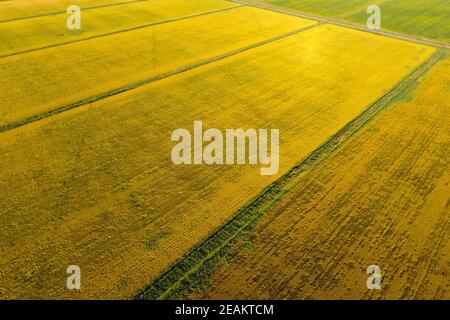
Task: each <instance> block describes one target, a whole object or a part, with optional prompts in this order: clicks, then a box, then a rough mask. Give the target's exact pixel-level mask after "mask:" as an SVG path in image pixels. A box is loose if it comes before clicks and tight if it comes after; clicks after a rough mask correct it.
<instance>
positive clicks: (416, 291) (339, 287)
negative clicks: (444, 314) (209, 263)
mask: <svg viewBox="0 0 450 320" xmlns="http://www.w3.org/2000/svg"><path fill="white" fill-rule="evenodd" d="M449 83H450V60H448V59H447V60H444V61H441V62H440V63H438V64H437V65H436V66H435V67H433V68H432V69H431V70H430V71H429V72H428V73H427V74H426V75H425V76H424V77H423V78H421V80H420V81H419V83H417V84H416V85H415V86H413V89H411V90H410V92H405V93H404V95H403V96H402V97H401V98H400V99H397V100H396V101H394V102H393V103H392V105H390V106H388V109H387V110H385V111H384V112H382V113H381V114H380V115H379V116H378V117H377V118H376V119H374V120H373V121H372V123H370V124H368V125H367V126H366V127H365V128H364V129H362V130H361V131H360V132H359V133H358V134H356V135H355V136H354V137H352V138H351V139H350V140H349V141H348V142H346V143H345V144H344V145H343V146H342V148H341V149H340V150H339V151H337V152H336V153H335V154H333V155H332V156H331V157H330V158H329V159H327V160H326V161H324V162H323V163H322V164H321V165H319V166H318V167H317V168H315V170H314V171H313V172H311V173H310V174H308V176H307V177H306V178H304V179H300V180H298V181H296V185H295V187H293V188H292V189H291V190H290V191H289V192H288V193H287V194H286V195H285V196H284V198H283V199H282V200H281V201H279V202H278V203H277V204H276V205H275V206H274V207H273V208H271V209H270V211H269V212H268V213H267V214H266V215H265V217H264V218H263V219H262V221H260V223H259V224H258V226H257V227H256V229H255V231H254V232H251V233H249V234H247V235H245V237H243V241H242V243H241V245H240V246H237V247H236V249H235V252H234V254H233V255H230V258H229V259H228V260H227V262H224V263H223V264H222V265H221V266H220V267H219V268H218V270H217V272H216V274H215V275H214V276H213V277H212V280H211V281H210V283H209V285H208V286H207V287H206V289H205V290H204V292H203V293H202V295H201V298H208V299H209V298H219V299H220V298H222V299H223V298H227V299H237V298H240V299H248V298H252V299H255V298H257V299H267V298H271V299H274V298H276V299H303V298H310V299H379V298H384V299H447V300H448V299H449V298H450V283H449V281H448V275H449V265H450V238H449V237H450V232H449V231H450V224H449V222H450V221H449V217H450V215H449V214H450V202H449V194H450V185H449V180H450V176H449V172H450V171H449V166H450V123H449V121H448V112H449V111H450V109H449V107H450V105H449V104H448V102H449V101H450V90H449ZM373 264H376V265H379V266H380V267H381V268H382V270H383V274H384V278H383V288H382V290H375V291H373V290H372V291H371V290H367V288H365V287H364V286H361V285H360V284H361V283H364V282H365V280H366V278H367V274H366V273H365V269H366V268H367V266H369V265H373Z"/></svg>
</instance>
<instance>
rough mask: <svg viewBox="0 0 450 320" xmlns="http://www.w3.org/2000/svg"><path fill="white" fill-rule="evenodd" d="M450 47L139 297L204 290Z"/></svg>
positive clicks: (164, 296) (180, 295)
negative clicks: (220, 267) (301, 187)
mask: <svg viewBox="0 0 450 320" xmlns="http://www.w3.org/2000/svg"><path fill="white" fill-rule="evenodd" d="M447 53H448V50H446V49H438V50H437V51H436V52H435V53H434V54H433V55H432V56H431V57H429V58H428V59H427V60H426V61H425V62H423V63H422V64H421V65H419V66H418V67H417V68H416V69H414V71H413V72H411V73H410V74H409V75H407V76H406V77H404V78H403V79H402V80H400V81H399V82H398V83H397V84H396V85H395V86H394V87H393V88H392V89H391V90H389V91H388V92H386V93H385V94H384V95H383V96H381V97H380V98H379V99H378V100H377V101H375V102H374V103H373V104H371V105H370V106H369V107H368V108H367V109H366V110H365V111H363V112H362V113H361V114H360V115H359V116H358V117H356V118H355V119H354V120H352V121H351V122H349V123H348V124H347V125H346V126H345V127H343V128H342V129H341V130H340V131H338V132H337V133H336V134H335V135H333V136H332V137H330V138H329V139H328V140H327V141H326V142H325V143H324V144H322V145H321V146H320V147H319V148H317V149H316V150H315V151H313V152H312V153H311V154H310V155H309V156H308V157H307V158H305V159H304V160H302V161H301V162H300V163H298V164H297V165H296V166H294V167H293V168H292V169H291V170H290V171H289V172H288V173H286V174H285V175H284V176H282V177H281V178H280V179H278V180H277V181H275V182H273V183H272V184H270V185H269V186H268V187H266V188H265V189H264V190H263V191H262V192H261V193H260V194H259V195H258V196H257V197H256V198H254V199H253V200H252V201H251V202H249V203H248V204H247V205H246V206H245V207H243V208H241V209H240V210H239V211H238V212H237V213H236V214H235V215H234V216H233V217H232V218H231V219H230V220H228V221H227V222H226V223H225V224H224V225H222V227H220V228H219V229H217V230H216V231H214V232H213V233H211V234H210V235H209V236H208V237H207V238H206V239H205V240H204V241H203V242H201V243H199V244H198V245H196V246H195V247H193V248H192V249H191V251H189V252H188V253H187V254H186V255H185V256H184V257H182V258H181V259H179V260H178V261H177V262H176V263H175V264H173V265H172V266H171V267H169V268H168V269H167V270H166V271H165V272H164V273H162V275H161V276H160V277H159V278H157V279H156V280H155V281H154V282H153V283H151V284H150V285H149V286H147V287H146V288H145V289H143V291H142V292H140V293H139V294H138V295H137V296H136V297H135V299H139V300H146V299H149V300H156V299H180V298H184V297H186V296H187V295H188V294H189V293H192V292H196V291H199V290H201V288H202V287H203V285H204V284H205V283H206V281H207V280H208V279H209V277H210V276H211V275H212V273H213V271H214V268H215V266H216V265H217V264H218V262H219V261H220V260H221V259H222V258H223V257H224V256H225V255H226V253H227V251H228V249H229V248H230V246H231V245H232V244H233V243H235V242H236V240H237V239H238V238H239V236H240V235H241V234H242V233H243V232H244V231H251V230H252V229H253V227H254V226H255V225H256V223H257V222H258V220H259V219H260V218H261V217H262V216H263V215H264V213H265V212H267V210H268V209H270V208H271V207H272V206H273V205H274V204H275V203H276V202H277V201H278V200H279V199H281V198H282V197H283V195H285V194H286V193H287V192H289V190H291V189H292V188H293V187H294V186H295V185H296V184H298V183H299V182H300V180H301V179H302V178H303V177H305V176H306V175H307V174H308V173H309V172H311V171H312V170H313V169H314V168H315V167H316V166H317V165H318V164H319V163H320V162H322V161H323V160H325V159H326V158H328V157H329V156H330V155H331V153H333V152H334V151H335V150H336V149H337V148H339V147H340V146H341V145H342V144H343V143H345V141H347V140H348V139H349V138H350V137H351V136H353V135H354V134H355V133H356V132H358V131H359V130H360V129H361V128H362V127H364V126H365V125H366V124H367V123H368V122H370V121H371V119H373V118H374V117H375V116H376V115H377V114H379V113H380V112H381V111H383V110H385V109H386V108H387V107H388V106H389V105H390V104H391V103H392V102H394V101H395V100H396V99H397V98H398V97H400V96H401V95H402V94H403V93H404V92H405V91H406V90H407V89H409V88H411V87H413V86H414V84H415V83H416V81H417V80H418V79H419V78H420V77H421V76H422V75H423V74H425V73H426V72H427V71H428V70H429V69H430V68H431V67H432V66H433V65H434V64H435V63H437V62H438V61H440V60H441V59H444V58H445V57H447Z"/></svg>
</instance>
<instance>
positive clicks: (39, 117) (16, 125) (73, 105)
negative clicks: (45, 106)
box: [0, 8, 320, 133]
mask: <svg viewBox="0 0 450 320" xmlns="http://www.w3.org/2000/svg"><path fill="white" fill-rule="evenodd" d="M227 9H228V8H227ZM319 24H320V23H317V24H313V25H309V26H306V27H303V28H300V29H296V30H294V31H291V32H288V33H284V34H281V35H279V36H276V37H273V38H270V39H267V40H264V41H260V42H257V43H254V44H251V45H248V46H245V47H242V48H239V49H236V50H232V51H229V52H227V53H223V54H220V55H217V56H214V57H212V58H209V59H205V60H201V61H198V62H195V63H192V64H189V65H186V66H183V67H181V68H177V69H174V70H172V71H170V72H166V73H162V74H159V75H157V76H153V77H150V78H147V79H143V80H140V81H137V82H134V83H131V84H128V85H126V86H123V87H119V88H116V89H113V90H110V91H107V92H104V93H101V94H99V95H96V96H93V97H89V98H87V99H83V100H80V101H77V102H74V103H70V104H67V105H63V106H60V107H58V108H55V109H52V110H49V111H46V112H43V113H39V114H36V115H34V116H31V117H27V118H24V119H21V120H18V121H14V122H12V123H9V124H6V125H3V126H0V133H1V132H5V131H9V130H12V129H16V128H19V127H22V126H24V125H27V124H30V123H32V122H36V121H39V120H42V119H45V118H48V117H51V116H54V115H57V114H59V113H62V112H65V111H69V110H72V109H75V108H78V107H81V106H84V105H87V104H90V103H93V102H96V101H99V100H102V99H105V98H108V97H112V96H115V95H118V94H121V93H124V92H127V91H130V90H133V89H136V88H139V87H141V86H144V85H146V84H149V83H152V82H156V81H159V80H162V79H165V78H168V77H171V76H174V75H177V74H180V73H184V72H187V71H189V70H192V69H194V68H198V67H201V66H204V65H207V64H210V63H213V62H216V61H220V60H223V59H226V58H229V57H232V56H235V55H237V54H239V53H242V52H245V51H248V50H251V49H254V48H257V47H260V46H263V45H267V44H270V43H272V42H275V41H279V40H282V39H285V38H287V37H290V36H293V35H296V34H298V33H300V32H303V31H306V30H309V29H311V28H314V27H316V26H318V25H319Z"/></svg>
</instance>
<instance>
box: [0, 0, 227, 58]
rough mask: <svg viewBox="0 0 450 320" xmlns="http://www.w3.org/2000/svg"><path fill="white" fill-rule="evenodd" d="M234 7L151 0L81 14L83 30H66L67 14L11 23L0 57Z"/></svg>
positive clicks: (3, 30)
mask: <svg viewBox="0 0 450 320" xmlns="http://www.w3.org/2000/svg"><path fill="white" fill-rule="evenodd" d="M235 6H236V5H235V4H233V3H231V2H226V1H221V0H207V1H205V0H165V1H155V0H148V1H139V2H131V3H129V4H124V5H120V6H104V7H100V8H96V9H92V10H86V11H83V12H82V25H81V30H69V29H67V28H66V20H67V19H68V17H69V14H66V13H64V14H56V15H50V16H42V17H37V18H32V19H23V20H16V21H11V22H7V23H2V24H1V25H0V37H1V39H2V41H0V56H5V55H11V54H14V53H17V52H24V51H29V50H36V49H39V48H42V47H47V46H52V45H58V44H64V43H70V42H74V41H79V40H81V39H86V38H92V37H98V36H101V35H105V34H110V33H114V32H120V31H123V30H128V29H130V28H137V27H141V26H146V25H149V24H152V23H156V22H161V21H166V20H171V19H176V18H180V17H186V16H191V15H196V14H200V13H205V12H211V11H215V10H220V9H224V8H231V7H235Z"/></svg>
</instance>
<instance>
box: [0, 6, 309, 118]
mask: <svg viewBox="0 0 450 320" xmlns="http://www.w3.org/2000/svg"><path fill="white" fill-rule="evenodd" d="M312 24H314V22H312V21H309V20H304V19H301V18H297V17H292V16H287V15H284V14H279V13H273V12H270V11H266V10H260V9H255V8H247V7H242V8H236V9H233V10H229V11H223V12H218V13H213V14H208V15H204V16H200V17H195V18H190V19H187V20H181V21H176V22H172V23H167V24H162V25H156V26H151V27H148V28H143V29H139V30H134V31H129V32H125V33H120V34H116V35H112V36H107V37H102V38H97V39H93V40H88V41H82V42H78V43H73V44H68V45H64V46H60V47H55V48H49V49H45V50H40V51H36V52H31V53H27V54H23V55H18V56H12V57H7V58H3V59H0V79H1V81H2V90H1V91H0V101H2V104H1V105H0V126H5V125H8V124H11V123H14V122H17V121H20V120H23V119H26V118H28V117H31V116H35V115H39V114H42V113H45V112H47V111H49V110H53V109H57V108H59V107H61V106H67V105H70V104H73V103H76V102H79V101H82V100H85V99H89V98H95V97H97V96H98V95H101V94H107V93H109V92H111V91H113V90H115V89H117V88H121V87H124V86H133V85H134V84H135V83H136V82H139V81H142V80H147V79H149V78H152V77H155V76H158V75H161V74H164V73H167V72H170V71H173V70H176V69H178V68H181V67H185V66H189V65H190V64H193V63H196V62H199V61H203V60H206V59H209V58H212V57H215V56H217V55H221V54H224V53H227V52H230V51H233V50H237V49H239V48H242V47H245V46H248V45H252V44H255V43H258V42H260V41H265V40H268V39H271V38H273V37H276V36H279V35H280V34H284V33H288V32H292V31H294V30H298V29H301V28H303V27H306V26H309V25H312ZM74 66H76V68H75V67H74Z"/></svg>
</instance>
